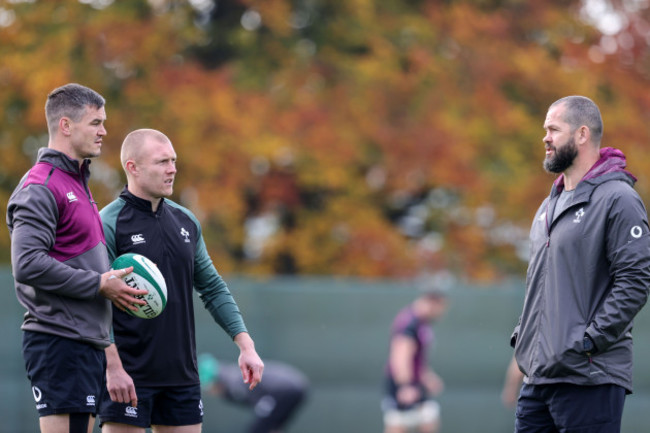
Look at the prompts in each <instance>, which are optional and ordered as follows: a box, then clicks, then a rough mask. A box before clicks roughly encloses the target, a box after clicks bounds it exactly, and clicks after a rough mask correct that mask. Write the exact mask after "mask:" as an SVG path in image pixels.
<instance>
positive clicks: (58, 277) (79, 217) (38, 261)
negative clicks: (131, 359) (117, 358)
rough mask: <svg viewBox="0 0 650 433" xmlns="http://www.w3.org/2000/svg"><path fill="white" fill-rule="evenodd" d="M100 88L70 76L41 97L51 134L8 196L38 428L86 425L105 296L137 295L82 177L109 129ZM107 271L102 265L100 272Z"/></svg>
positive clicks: (101, 364) (97, 379)
mask: <svg viewBox="0 0 650 433" xmlns="http://www.w3.org/2000/svg"><path fill="white" fill-rule="evenodd" d="M104 104H105V101H104V98H103V97H102V96H101V95H99V94H98V93H97V92H95V91H94V90H92V89H89V88H88V87H85V86H82V85H79V84H76V83H70V84H66V85H64V86H61V87H59V88H57V89H54V90H53V91H52V92H50V94H49V95H48V97H47V102H46V103H45V115H46V119H47V129H48V132H49V141H48V146H47V148H42V149H40V150H39V152H38V158H37V161H36V164H35V165H34V166H33V167H32V168H31V169H30V170H29V172H27V174H25V176H23V178H22V179H21V181H20V183H19V184H18V186H17V187H16V189H15V190H14V192H13V194H12V195H11V198H10V199H9V203H8V204H7V226H8V227H9V234H10V237H11V264H12V271H13V275H14V279H15V286H16V295H17V297H18V300H19V301H20V303H21V304H22V305H23V306H24V307H25V308H26V309H27V312H26V313H25V316H24V321H23V324H22V327H21V328H22V330H23V357H24V359H25V366H26V369H27V377H28V378H29V380H30V382H31V385H32V393H33V395H34V400H35V401H36V409H37V410H38V413H39V416H40V419H39V424H40V429H41V432H43V433H86V432H89V431H91V430H92V428H93V424H94V414H95V412H96V404H97V402H98V401H99V397H100V395H101V390H102V386H103V380H104V369H105V365H106V358H105V356H104V348H105V347H106V346H108V345H109V344H110V338H109V331H110V325H111V301H112V302H113V303H115V305H116V306H117V307H118V308H120V309H125V308H131V309H134V310H135V307H133V306H132V304H133V303H138V304H144V301H141V300H137V299H136V298H135V297H134V296H135V295H144V294H146V293H147V292H146V291H144V290H136V289H132V288H131V287H129V286H128V285H126V284H125V283H124V282H123V281H122V280H121V279H120V278H118V277H121V276H123V275H126V274H127V273H128V272H130V271H131V268H126V269H118V270H112V271H109V269H110V262H109V260H108V254H107V252H106V244H105V240H104V234H103V232H102V225H101V221H100V219H99V213H98V210H97V204H96V203H95V201H94V200H93V197H92V194H91V193H90V189H89V188H88V179H89V177H90V170H89V165H90V158H95V157H97V156H99V155H100V154H101V148H102V144H103V138H104V136H105V135H106V129H105V128H104V122H105V120H106V111H105V109H104ZM107 271H108V272H107Z"/></svg>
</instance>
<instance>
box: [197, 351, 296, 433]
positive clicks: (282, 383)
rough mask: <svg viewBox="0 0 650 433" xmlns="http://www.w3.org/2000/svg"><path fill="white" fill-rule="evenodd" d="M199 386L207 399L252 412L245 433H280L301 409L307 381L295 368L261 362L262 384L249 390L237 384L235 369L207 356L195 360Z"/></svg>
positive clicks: (277, 363) (282, 364) (237, 378)
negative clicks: (207, 393) (218, 398)
mask: <svg viewBox="0 0 650 433" xmlns="http://www.w3.org/2000/svg"><path fill="white" fill-rule="evenodd" d="M199 374H200V376H201V386H202V387H203V388H204V389H206V390H207V391H208V392H209V393H210V394H211V395H213V396H217V397H220V398H222V399H224V400H225V401H228V402H230V403H234V404H238V405H242V406H246V407H249V408H251V409H252V412H253V420H252V421H251V422H250V424H249V425H248V427H247V428H246V430H245V431H246V433H281V432H283V431H285V428H286V427H287V426H288V425H289V422H290V421H291V420H292V419H293V417H294V416H295V414H296V413H297V412H298V410H299V409H300V407H302V404H303V402H304V401H305V399H306V397H307V394H308V391H309V381H308V379H307V378H306V377H305V375H304V374H303V373H302V372H301V371H299V370H298V369H296V368H295V367H293V366H291V365H289V364H286V363H284V362H279V361H272V360H271V361H269V360H267V361H265V363H264V381H263V382H260V384H259V385H258V386H257V387H255V389H253V390H249V389H248V388H247V387H246V386H245V384H243V383H242V381H241V374H240V373H239V369H238V368H237V365H235V364H233V363H226V362H222V361H218V360H217V359H215V358H214V357H213V356H212V355H210V354H208V353H204V354H201V355H200V356H199Z"/></svg>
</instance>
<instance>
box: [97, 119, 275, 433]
mask: <svg viewBox="0 0 650 433" xmlns="http://www.w3.org/2000/svg"><path fill="white" fill-rule="evenodd" d="M121 162H122V167H123V168H124V171H125V172H126V178H127V186H126V187H125V188H124V190H123V191H122V193H121V194H120V196H119V197H118V198H117V199H116V200H114V201H113V202H111V203H110V204H109V205H108V206H106V207H105V208H104V209H102V211H101V216H102V221H103V224H104V233H105V235H106V245H107V246H108V252H109V258H110V259H111V260H114V259H115V258H116V257H118V256H120V255H122V254H125V253H136V254H141V255H143V256H145V257H147V258H149V259H150V260H151V261H153V262H154V263H155V264H156V265H157V266H158V268H159V269H160V271H161V273H162V274H163V276H164V277H165V281H166V284H167V287H168V299H167V305H166V307H165V309H164V310H163V312H162V313H161V314H160V315H159V316H157V317H155V318H153V319H141V318H138V317H134V316H131V315H129V314H127V313H125V312H122V311H118V310H115V311H114V315H113V332H114V336H115V339H114V340H115V344H111V345H110V346H109V347H108V348H107V349H106V357H107V369H106V385H107V386H106V389H105V390H104V395H103V397H102V400H101V403H100V405H99V420H100V425H101V426H102V431H104V432H105V433H116V432H121V433H125V432H129V433H135V432H141V433H144V431H145V429H146V428H149V427H152V429H153V431H155V432H165V433H199V432H200V431H201V424H202V420H203V403H202V401H201V385H200V382H199V372H198V368H197V358H196V341H195V323H194V305H193V294H194V290H196V291H197V292H198V294H199V297H200V298H201V300H202V301H203V303H204V305H205V308H206V309H207V310H208V311H209V312H210V314H211V315H212V317H213V318H214V319H215V321H216V322H217V323H218V324H219V326H220V327H221V328H222V329H223V330H224V331H226V333H227V334H228V335H229V336H230V337H231V338H232V339H233V342H234V343H235V344H236V345H237V347H238V348H239V360H238V365H239V367H238V371H239V378H238V380H239V381H240V382H245V383H246V385H247V387H248V388H249V389H253V388H255V386H256V385H257V384H258V383H259V382H260V381H261V379H262V373H263V370H264V364H263V362H262V360H261V359H260V357H259V356H258V354H257V352H256V350H255V345H254V342H253V339H252V338H251V337H250V335H249V334H248V331H247V329H246V326H245V324H244V320H243V318H242V315H241V313H240V311H239V307H238V306H237V303H236V302H235V300H234V299H233V297H232V295H231V293H230V290H229V289H228V286H227V285H226V283H225V281H224V280H223V279H222V278H221V276H220V275H219V273H218V272H217V270H216V269H215V267H214V264H213V263H212V260H211V258H210V256H209V254H208V252H207V249H206V246H205V242H204V240H203V235H202V232H201V225H200V223H199V221H198V220H197V219H196V217H195V216H194V214H193V213H192V212H191V211H190V210H188V209H186V208H184V207H182V206H180V205H178V204H176V203H174V202H173V201H171V200H169V199H168V198H167V197H169V196H170V195H171V194H172V192H173V186H174V179H175V176H176V152H175V151H174V147H173V146H172V143H171V141H170V140H169V138H168V137H167V136H166V135H165V134H163V133H162V132H160V131H156V130H153V129H139V130H136V131H133V132H131V133H130V134H128V135H127V136H126V138H125V139H124V142H123V143H122V152H121Z"/></svg>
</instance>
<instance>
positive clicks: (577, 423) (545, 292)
mask: <svg viewBox="0 0 650 433" xmlns="http://www.w3.org/2000/svg"><path fill="white" fill-rule="evenodd" d="M544 130H545V131H546V135H545V136H544V139H543V142H544V146H545V148H546V158H545V160H544V168H545V169H546V171H548V172H550V173H559V174H560V176H559V177H558V178H557V179H556V180H555V182H554V183H553V186H552V188H551V193H550V195H549V197H547V198H546V199H545V200H544V201H543V203H542V204H541V206H540V208H539V210H538V211H537V213H536V215H535V218H534V220H533V223H532V227H531V229H530V262H529V266H528V272H527V281H526V296H525V300H524V306H523V311H522V314H521V316H520V319H519V324H518V325H517V326H516V327H515V330H514V332H513V334H512V337H511V341H510V342H511V345H512V346H513V347H514V349H515V358H516V360H517V364H518V366H519V369H520V370H521V371H522V372H523V373H524V376H525V377H524V384H523V385H522V387H521V392H520V395H519V399H518V401H517V409H516V416H515V418H516V420H515V431H516V432H518V433H526V432H536V433H542V432H549V433H551V432H578V431H588V432H590V433H618V432H619V431H620V428H621V418H622V414H623V406H624V402H625V396H626V394H629V393H631V392H632V358H633V356H632V334H631V331H632V325H633V323H632V321H633V319H634V317H635V316H636V314H637V313H638V312H639V311H640V310H641V308H642V307H643V306H644V305H645V303H646V301H647V299H648V287H649V286H650V233H649V231H648V216H647V212H646V208H645V205H644V204H643V202H642V200H641V198H640V197H639V195H638V194H637V193H636V191H635V190H634V188H633V185H634V183H635V181H636V178H635V177H634V176H632V175H631V174H630V173H629V172H627V171H626V170H625V167H626V161H625V155H624V154H623V152H621V151H620V150H617V149H613V148H610V147H608V148H602V149H601V147H600V144H601V138H602V134H603V122H602V118H601V114H600V110H599V109H598V107H597V106H596V104H595V103H594V102H593V101H591V100H590V99H588V98H586V97H583V96H569V97H566V98H562V99H559V100H557V101H555V102H554V103H553V104H551V106H550V107H549V109H548V112H547V114H546V119H545V121H544Z"/></svg>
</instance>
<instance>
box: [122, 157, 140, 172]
mask: <svg viewBox="0 0 650 433" xmlns="http://www.w3.org/2000/svg"><path fill="white" fill-rule="evenodd" d="M124 169H125V170H126V172H127V173H128V174H130V175H134V174H136V173H137V172H138V166H137V165H136V163H135V161H134V160H132V159H129V160H127V161H126V164H124Z"/></svg>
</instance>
